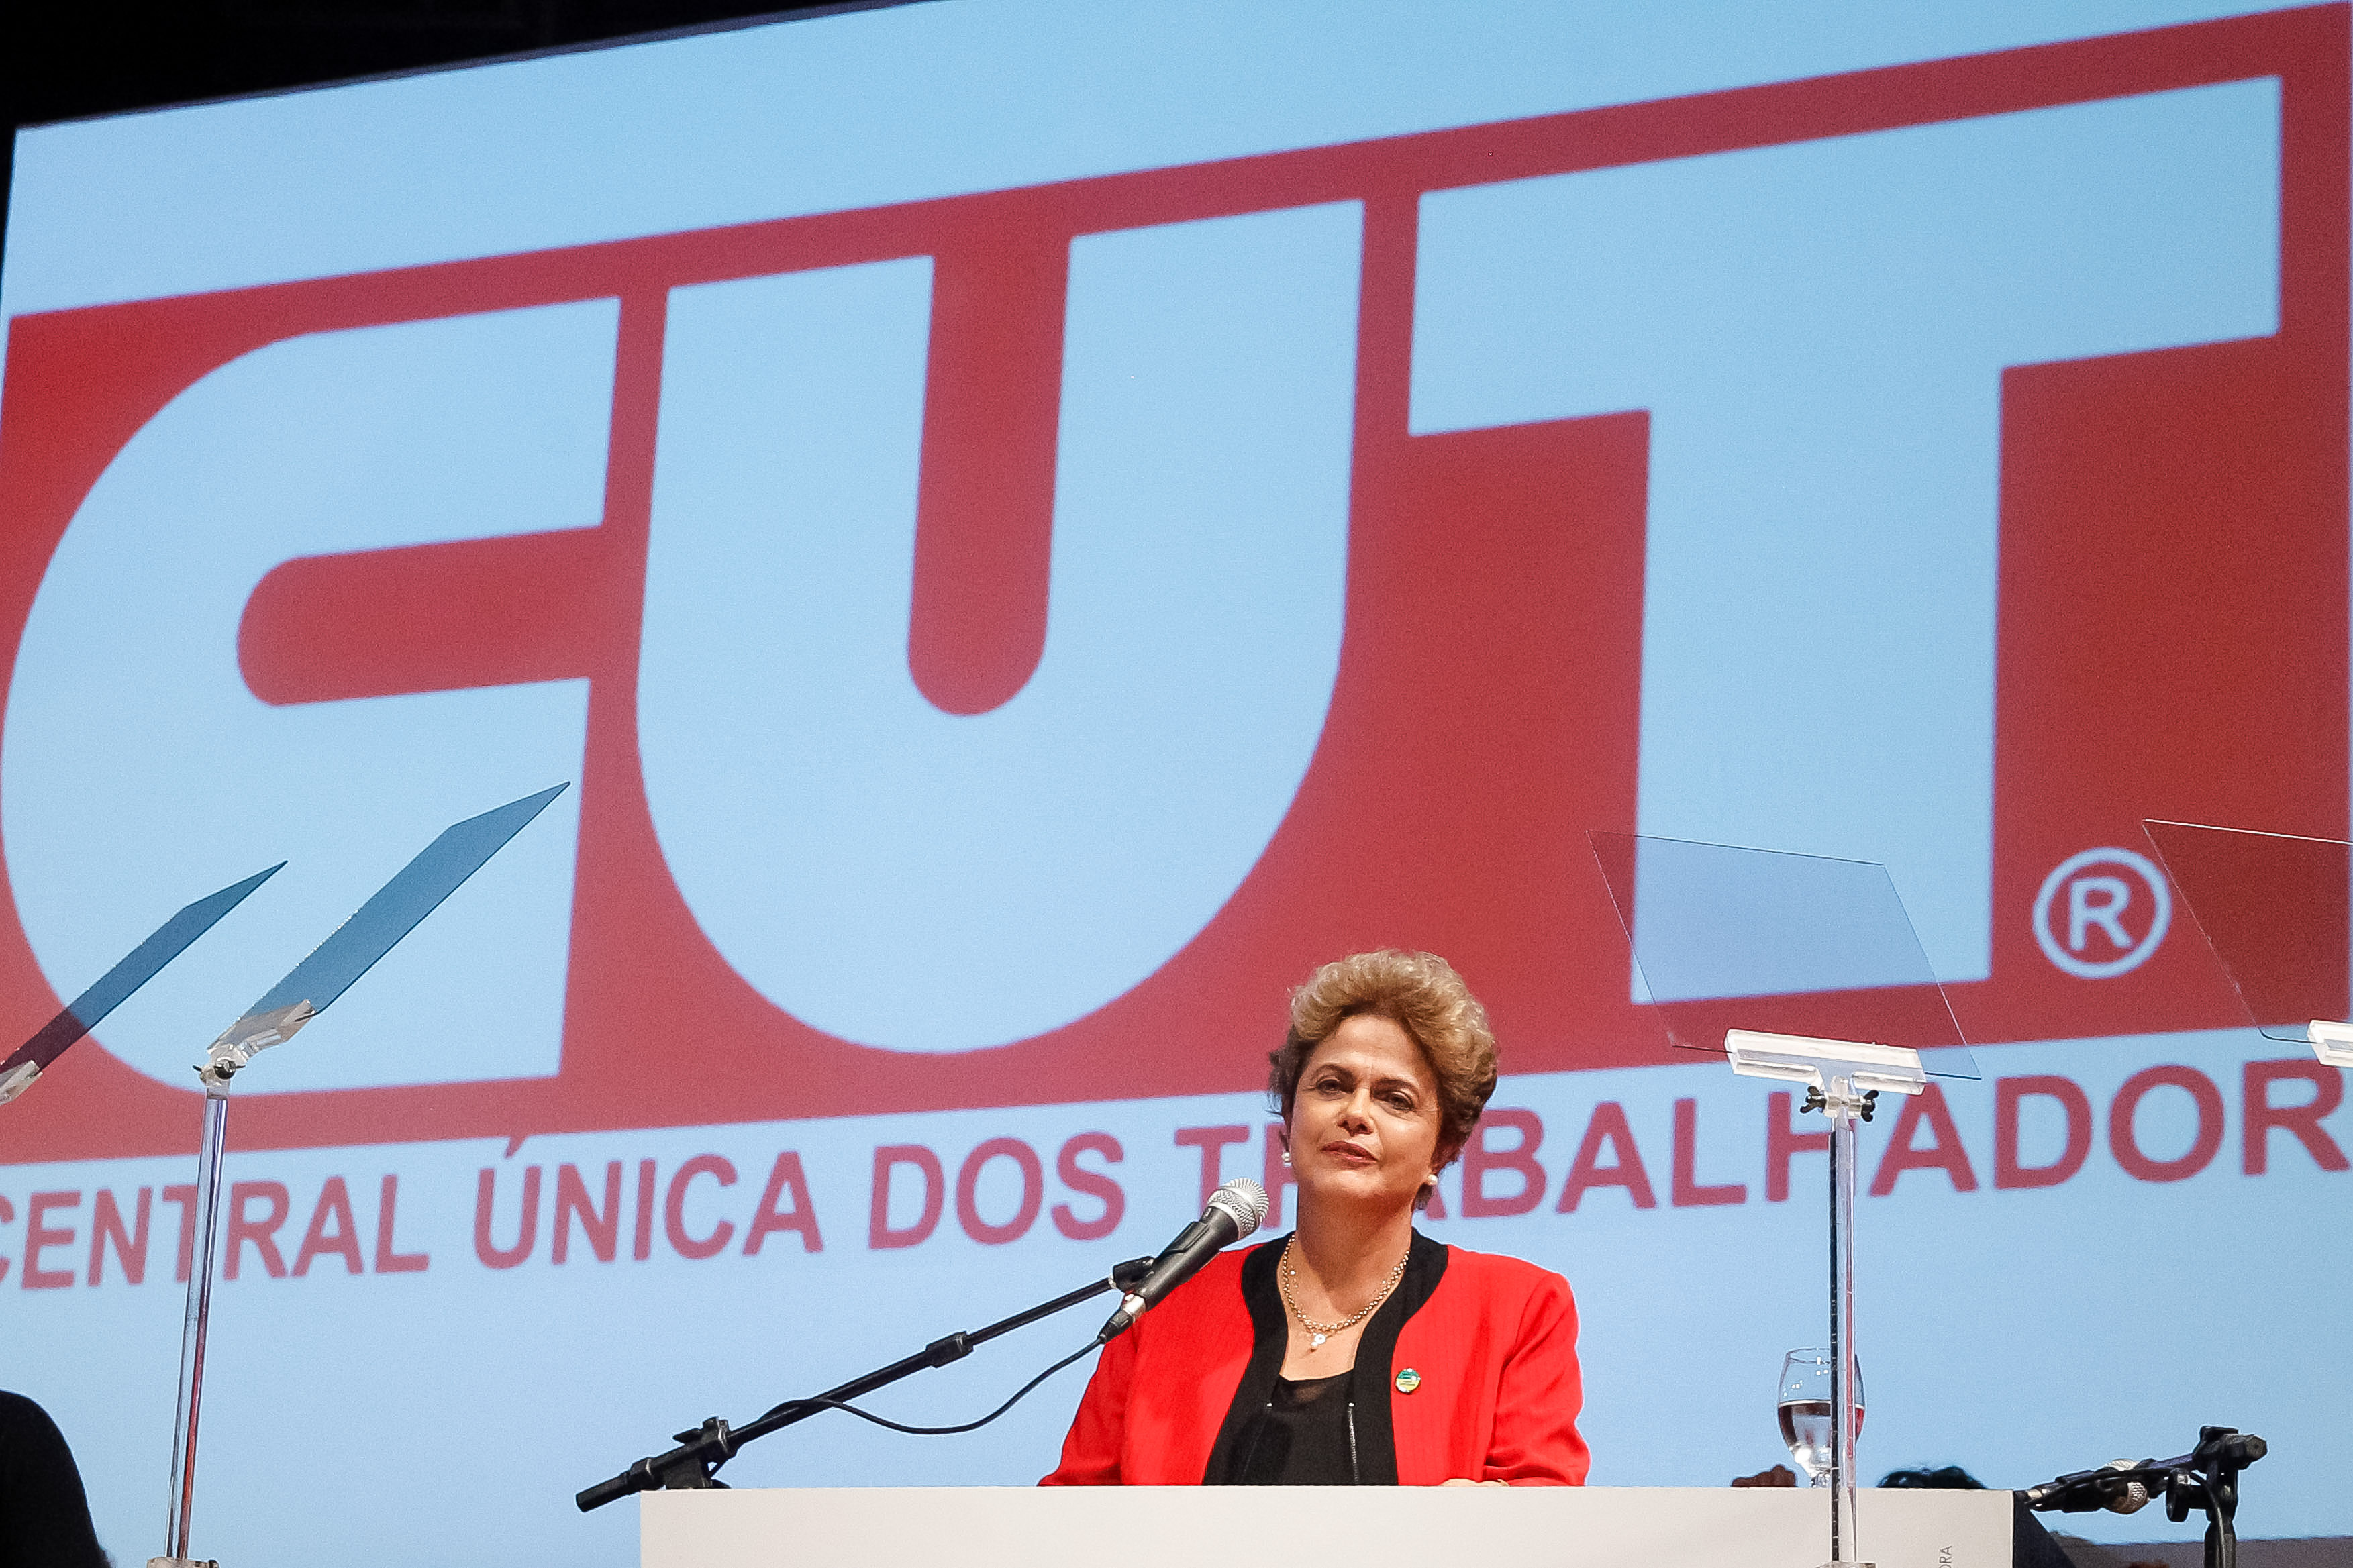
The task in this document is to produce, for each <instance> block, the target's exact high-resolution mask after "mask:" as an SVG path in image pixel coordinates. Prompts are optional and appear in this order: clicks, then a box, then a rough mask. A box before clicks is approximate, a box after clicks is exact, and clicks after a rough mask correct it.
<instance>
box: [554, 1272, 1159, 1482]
mask: <svg viewBox="0 0 2353 1568" xmlns="http://www.w3.org/2000/svg"><path fill="white" fill-rule="evenodd" d="M1152 1262H1153V1260H1152V1259H1151V1258H1130V1259H1128V1261H1126V1262H1125V1263H1123V1264H1121V1265H1119V1266H1118V1267H1117V1268H1113V1270H1112V1271H1111V1273H1110V1275H1109V1276H1108V1277H1106V1278H1104V1279H1097V1280H1093V1281H1092V1282H1090V1283H1088V1284H1085V1285H1082V1286H1081V1287H1079V1289H1075V1290H1071V1291H1069V1292H1066V1293H1065V1294H1063V1295H1060V1296H1057V1297H1055V1298H1054V1299H1053V1300H1050V1301H1047V1302H1043V1303H1041V1304H1040V1305H1038V1306H1035V1307H1032V1308H1030V1309H1029V1310H1028V1311H1025V1312H1016V1313H1014V1314H1013V1316H1011V1317H1009V1318H1005V1319H1001V1320H999V1321H997V1322H994V1323H991V1324H989V1325H988V1327H987V1328H985V1329H974V1330H971V1331H968V1332H963V1333H954V1334H950V1335H948V1336H947V1337H946V1338H944V1339H937V1340H934V1341H933V1342H931V1343H930V1344H927V1345H925V1346H924V1347H923V1349H922V1350H920V1351H917V1352H915V1353H914V1354H913V1355H911V1356H907V1357H904V1358H902V1359H901V1360H899V1361H894V1362H892V1363H891V1364H890V1365H888V1366H884V1367H877V1368H876V1369H875V1370H874V1371H872V1372H870V1373H867V1374H866V1375H865V1376H863V1377H853V1378H851V1379H850V1380H849V1382H848V1383H845V1384H841V1385H839V1387H836V1388H828V1389H827V1390H826V1391H825V1392H824V1393H823V1394H812V1395H810V1396H809V1397H807V1398H806V1399H787V1400H786V1401H785V1402H784V1403H783V1404H782V1405H776V1407H775V1408H773V1409H771V1410H770V1411H768V1412H767V1414H765V1415H762V1416H761V1417H760V1418H759V1419H758V1420H757V1421H753V1422H750V1423H747V1424H746V1425H744V1426H728V1425H727V1423H726V1422H725V1421H723V1420H722V1419H721V1418H720V1417H718V1416H716V1415H713V1416H712V1417H711V1418H709V1419H708V1420H706V1421H704V1422H703V1424H702V1426H694V1427H690V1428H689V1429H687V1430H686V1431H683V1432H681V1433H679V1434H677V1436H675V1437H674V1438H673V1439H672V1440H673V1441H674V1442H676V1443H677V1444H678V1447H675V1448H672V1449H671V1450H670V1452H668V1453H666V1454H656V1455H654V1456H652V1457H651V1458H643V1459H639V1460H638V1462H637V1463H636V1464H634V1465H631V1466H630V1467H629V1468H628V1469H626V1470H623V1471H622V1472H621V1473H620V1474H619V1475H617V1476H615V1477H614V1478H613V1479H610V1480H607V1481H599V1482H597V1483H596V1485H595V1486H593V1487H590V1488H588V1489H586V1491H583V1492H581V1493H579V1494H578V1495H577V1496H576V1497H575V1498H574V1499H573V1501H574V1502H575V1503H577V1504H578V1505H579V1508H580V1511H581V1512H583V1513H587V1512H589V1511H590V1510H595V1509H600V1508H603V1507H604V1506H605V1505H606V1504H607V1503H608V1502H618V1501H619V1500H621V1499H623V1498H625V1497H628V1495H629V1494H630V1493H632V1492H649V1491H692V1490H696V1489H702V1488H708V1487H723V1486H725V1485H726V1484H727V1483H726V1482H725V1481H723V1480H720V1479H718V1475H719V1467H720V1466H722V1465H723V1464H725V1463H726V1462H727V1461H728V1460H730V1459H732V1458H734V1457H735V1455H736V1453H737V1452H738V1451H739V1450H740V1449H741V1448H742V1447H744V1444H746V1443H749V1442H751V1441H752V1440H753V1439H754V1438H757V1437H765V1436H767V1435H768V1434H769V1433H771V1432H778V1431H782V1430H783V1429H784V1428H785V1427H787V1426H793V1425H795V1424H796V1423H798V1422H802V1421H806V1420H807V1419H808V1418H809V1417H810V1416H812V1415H817V1414H818V1412H819V1411H822V1410H831V1409H834V1408H836V1407H837V1406H839V1405H843V1404H845V1403H847V1402H848V1401H849V1400H852V1399H856V1398H859V1397H860V1396H861V1395H863V1394H871V1393H873V1392H874V1391H875V1390H876V1389H878V1388H882V1387H886V1386H888V1385H889V1384H893V1383H896V1382H898V1381H899V1380H900V1379H901V1378H903V1377H912V1376H913V1375H914V1374H915V1373H919V1372H927V1371H929V1370H931V1369H932V1368H934V1367H942V1366H946V1365H948V1364H949V1363H952V1362H959V1361H962V1360H963V1359H964V1358H965V1357H966V1356H968V1355H970V1354H971V1353H972V1352H973V1349H974V1347H975V1346H976V1345H982V1344H986V1343H987V1342H989V1341H990V1340H993V1339H995V1338H997V1336H998V1335H999V1334H1009V1333H1011V1332H1012V1331H1014V1330H1016V1329H1019V1328H1026V1327H1028V1326H1029V1324H1031V1323H1034V1322H1036V1321H1039V1319H1040V1318H1050V1317H1052V1316H1053V1315H1054V1314H1055V1313H1057V1312H1059V1311H1061V1310H1064V1309H1065V1308H1069V1307H1075V1306H1077V1305H1078V1304H1079V1303H1080V1302H1082V1301H1086V1300H1092V1299H1093V1298H1094V1297H1097V1296H1100V1295H1102V1294H1103V1292H1104V1291H1106V1290H1117V1291H1122V1292H1124V1291H1127V1290H1129V1289H1133V1288H1134V1286H1135V1285H1136V1284H1137V1283H1139V1282H1140V1281H1141V1280H1142V1279H1144V1277H1145V1275H1146V1274H1148V1273H1150V1272H1151V1270H1152ZM1087 1348H1088V1349H1090V1350H1092V1348H1093V1347H1092V1345H1090V1346H1089V1347H1087ZM1071 1359H1072V1360H1076V1359H1077V1358H1076V1357H1073V1358H1071ZM1064 1364H1067V1363H1064ZM1022 1392H1023V1393H1027V1392H1028V1390H1027V1389H1025V1390H1023V1391H1022ZM1014 1397H1015V1398H1017V1399H1018V1398H1019V1397H1020V1395H1019V1394H1016V1395H1015V1396H1014ZM1009 1403H1010V1402H1009V1401H1008V1404H1009ZM976 1425H977V1423H976Z"/></svg>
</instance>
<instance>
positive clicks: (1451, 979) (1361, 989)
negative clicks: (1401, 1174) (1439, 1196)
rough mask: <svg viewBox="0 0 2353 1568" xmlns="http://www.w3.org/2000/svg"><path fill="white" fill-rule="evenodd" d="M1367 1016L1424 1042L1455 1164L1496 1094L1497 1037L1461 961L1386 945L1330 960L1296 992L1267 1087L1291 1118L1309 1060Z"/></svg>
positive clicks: (1443, 1149)
mask: <svg viewBox="0 0 2353 1568" xmlns="http://www.w3.org/2000/svg"><path fill="white" fill-rule="evenodd" d="M1359 1013H1369V1014H1371V1015H1372V1016H1375V1017H1377V1018H1387V1019H1388V1020H1389V1021H1390V1022H1391V1023H1393V1024H1395V1025H1397V1026H1398V1027H1399V1028H1401V1029H1403V1030H1404V1031H1405V1032H1406V1033H1407V1034H1408V1035H1409V1036H1411V1037H1412V1038H1413V1043H1414V1044H1415V1045H1417V1046H1419V1047H1421V1054H1422V1058H1423V1059H1424V1060H1426V1061H1428V1062H1429V1063H1430V1076H1431V1077H1432V1078H1434V1079H1437V1080H1438V1104H1439V1131H1438V1149H1439V1153H1440V1161H1439V1163H1440V1165H1441V1166H1444V1165H1449V1164H1451V1163H1453V1162H1454V1159H1455V1157H1456V1156H1457V1155H1459V1154H1461V1152H1462V1146H1463V1145H1464V1144H1466V1143H1468V1142H1471V1133H1472V1129H1474V1128H1475V1127H1477V1126H1478V1124H1479V1113H1480V1112H1481V1111H1482V1110H1485V1109H1486V1108H1487V1100H1488V1097H1489V1096H1491V1095H1493V1093H1494V1092H1495V1036H1494V1033H1493V1031H1492V1030H1491V1029H1489V1028H1488V1026H1487V1009H1485V1008H1484V1007H1482V1006H1481V1005H1479V999H1478V998H1477V997H1475V996H1473V995H1472V994H1471V988H1470V987H1469V986H1468V985H1465V984H1463V983H1462V976H1461V975H1460V974H1457V973H1454V966H1453V965H1452V964H1451V963H1447V962H1446V960H1444V959H1442V958H1440V957H1439V956H1438V955H1437V954H1436V953H1434V952H1399V951H1398V949H1395V948H1384V949H1382V950H1381V951H1380V952H1358V953H1352V954H1350V955H1349V956H1348V957H1346V958H1343V959H1339V960H1336V961H1335V962H1334V963H1327V964H1325V965H1324V967H1323V968H1321V969H1319V970H1317V971H1316V972H1315V973H1314V975H1313V976H1311V977H1310V978H1309V980H1308V982H1307V984H1304V985H1302V986H1301V987H1300V988H1299V989H1298V990H1296V991H1293V993H1292V994H1291V1028H1290V1029H1289V1031H1288V1032H1287V1033H1285V1034H1284V1036H1283V1037H1282V1048H1281V1049H1279V1050H1276V1051H1273V1052H1271V1053H1270V1054H1269V1056H1268V1058H1267V1059H1268V1061H1269V1062H1270V1063H1271V1064H1272V1070H1271V1071H1270V1072H1269V1073H1268V1074H1267V1082H1266V1089H1267V1095H1268V1098H1269V1099H1270V1100H1271V1101H1272V1102H1273V1105H1274V1109H1275V1110H1279V1111H1281V1112H1282V1119H1283V1120H1284V1121H1290V1120H1291V1105H1292V1101H1293V1099H1294V1098H1296V1097H1297V1095H1298V1093H1299V1078H1300V1075H1301V1074H1302V1073H1303V1072H1305V1071H1306V1070H1307V1058H1310V1057H1312V1056H1314V1054H1315V1047H1318V1046H1320V1045H1322V1044H1323V1043H1324V1041H1325V1040H1328V1039H1330V1038H1331V1037H1332V1032H1333V1031H1334V1030H1335V1029H1337V1028H1338V1027H1339V1026H1340V1025H1341V1023H1342V1021H1343V1020H1345V1019H1348V1018H1352V1017H1355V1016H1356V1015H1357V1014H1359Z"/></svg>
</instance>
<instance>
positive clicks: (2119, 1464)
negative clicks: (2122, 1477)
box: [2101, 1459, 2148, 1513]
mask: <svg viewBox="0 0 2353 1568" xmlns="http://www.w3.org/2000/svg"><path fill="white" fill-rule="evenodd" d="M2104 1468H2106V1469H2111V1470H2132V1469H2138V1468H2140V1467H2139V1466H2138V1465H2137V1464H2136V1463H2135V1462H2134V1461H2132V1460H2130V1459H2110V1460H2109V1461H2108V1462H2107V1464H2106V1465H2105V1467H2104ZM2101 1506H2102V1507H2103V1508H2105V1509H2106V1510H2108V1511H2109V1512H2111V1513H2138V1512H2139V1511H2140V1510H2143V1509H2145V1508H2147V1506H2148V1487H2147V1485H2146V1484H2145V1483H2143V1482H2141V1481H2138V1480H2131V1481H2126V1483H2125V1485H2124V1489H2123V1490H2121V1491H2118V1492H2116V1493H2114V1494H2112V1495H2111V1496H2110V1497H2109V1498H2108V1500H2107V1501H2106V1502H2105V1503H2103V1504H2101Z"/></svg>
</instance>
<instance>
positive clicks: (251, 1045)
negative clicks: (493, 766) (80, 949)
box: [125, 784, 570, 1568]
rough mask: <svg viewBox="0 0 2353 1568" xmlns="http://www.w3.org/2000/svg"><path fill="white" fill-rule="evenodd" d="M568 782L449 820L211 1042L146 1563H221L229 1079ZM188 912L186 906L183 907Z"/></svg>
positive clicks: (343, 984) (348, 980)
mask: <svg viewBox="0 0 2353 1568" xmlns="http://www.w3.org/2000/svg"><path fill="white" fill-rule="evenodd" d="M569 787H570V786H569V785H567V784H557V785H555V786H554V788H552V789H543V790H542V791H540V792H539V793H538V794H537V795H526V796H524V797H523V798H522V799H521V800H516V801H510V802H508V803H507V804H506V805H502V806H499V807H497V808H496V809H495V810H491V811H486V812H483V813H482V814H481V815H480V816H470V817H468V818H466V819H465V820H464V821H463V822H459V823H454V824H452V825H451V826H448V827H447V828H445V829H443V830H442V832H441V834H440V836H439V837H437V838H435V839H434V840H433V842H432V843H430V844H428V845H427V846H426V847H424V848H423V849H422V850H420V851H419V852H418V853H417V858H415V859H413V860H411V861H409V863H408V864H407V865H406V866H404V867H402V868H400V870H399V871H398V872H396V873H395V875H394V876H393V879H392V880H390V881H389V882H386V883H385V885H384V886H383V887H381V888H379V889H376V891H375V895H374V896H372V897H371V898H370V899H369V900H368V901H367V902H366V903H364V904H362V905H361V906H360V907H359V909H358V910H356V911H354V912H353V915H352V916H351V918H350V919H348V920H346V921H344V922H343V924H342V925H340V926H338V927H336V928H335V930H334V931H332V932H331V933H329V935H328V937H327V940H326V941H324V942H321V943H320V944H319V945H318V946H317V947H316V948H315V949H313V950H312V951H311V955H310V956H309V957H308V958H305V959H304V960H303V961H302V962H301V963H298V964H296V965H295V966H294V967H293V968H292V969H291V970H290V971H288V972H287V974H286V977H285V978H284V979H282V980H280V982H279V983H278V984H276V985H274V986H272V987H271V988H270V990H269V993H268V994H265V995H264V996H263V997H262V998H261V999H260V1000H259V1001H258V1002H256V1003H255V1004H254V1005H252V1006H250V1007H248V1008H247V1009H246V1010H245V1013H244V1015H243V1016H240V1017H239V1018H238V1019H237V1022H235V1023H234V1024H231V1025H230V1026H228V1027H227V1028H226V1029H224V1030H222V1031H221V1033H220V1036H219V1037H217V1038H216V1039H215V1040H214V1041H213V1043H212V1045H211V1046H210V1047H207V1049H206V1060H205V1065H204V1066H203V1067H200V1068H197V1069H196V1077H197V1079H198V1080H199V1081H201V1082H202V1084H203V1085H204V1091H205V1130H204V1142H202V1143H201V1144H200V1145H199V1146H198V1150H197V1155H196V1184H195V1185H196V1212H195V1216H194V1219H195V1258H193V1259H191V1266H190V1268H189V1270H188V1296H187V1306H186V1309H185V1313H184V1314H183V1317H182V1320H181V1325H180V1375H179V1387H178V1392H177V1394H175V1395H174V1400H173V1406H172V1501H171V1519H170V1521H169V1524H168V1526H167V1529H168V1532H169V1534H168V1539H169V1542H170V1544H169V1545H168V1547H167V1548H166V1549H165V1551H164V1555H163V1556H160V1557H151V1558H149V1559H148V1560H147V1568H217V1565H216V1564H215V1563H212V1562H210V1561H209V1560H206V1561H204V1562H201V1563H200V1562H199V1561H198V1560H197V1559H195V1557H193V1556H191V1555H190V1552H189V1549H188V1531H189V1527H190V1523H191V1521H192V1518H193V1516H194V1514H195V1500H196V1435H197V1431H198V1428H199V1425H200V1422H201V1418H202V1415H203V1412H204V1392H205V1344H206V1338H207V1336H208V1333H209V1330H210V1327H211V1323H212V1304H213V1259H214V1254H215V1247H214V1244H215V1242H216V1240H217V1239H218V1235H219V1230H220V1220H219V1216H220V1185H221V1158H222V1155H223V1153H224V1152H225V1151H226V1149H227V1135H228V1089H229V1079H232V1078H233V1077H235V1076H236V1075H237V1073H239V1072H242V1071H243V1070H244V1069H245V1068H247V1067H248V1066H250V1065H251V1063H252V1061H253V1058H255V1057H257V1056H259V1054H260V1053H261V1052H262V1051H264V1050H266V1049H268V1048H269V1047H271V1046H276V1045H283V1044H284V1043H285V1042H286V1041H288V1040H290V1039H292V1038H293V1037H294V1036H295V1034H296V1033H297V1032H298V1031H299V1030H301V1027H302V1026H304V1025H305V1024H308V1023H310V1022H311V1020H312V1019H313V1018H316V1017H317V1016H319V1015H320V1014H322V1013H323V1012H325V1011H326V1010H327V1008H328V1007H330V1006H331V1005H333V1003H334V1001H335V999H336V998H337V997H339V996H341V995H342V994H343V993H344V992H345V991H346V990H348V989H350V988H351V986H352V984H353V983H354V982H355V981H357V980H358V979H359V977H360V976H361V975H363V974H365V973H367V972H368V971H369V970H370V969H372V968H374V967H375V964H376V962H377V961H378V960H379V959H381V958H383V957H384V955H385V953H387V952H391V951H392V950H393V948H394V947H395V946H396V945H397V944H398V943H399V942H400V940H401V938H403V937H405V936H406V935H407V934H408V933H409V932H410V931H414V930H416V929H417V923H418V922H419V921H422V920H424V919H425V917H426V916H427V915H429V914H431V913H432V912H433V911H434V910H437V909H438V908H440V907H441V903H442V901H443V900H446V899H447V898H448V896H449V895H450V894H452V893H454V892H456V891H457V890H458V889H459V887H460V886H461V885H463V884H464V882H465V881H466V879H468V878H470V877H471V876H472V875H473V874H474V873H475V872H476V871H479V870H480V869H481V868H482V866H483V864H484V863H485V862H486V861H488V860H489V859H490V858H491V856H493V855H495V854H497V853H498V852H499V851H500V850H501V849H503V848H505V847H506V846H507V843H508V841H509V840H510V839H512V838H513V837H514V836H515V835H516V834H518V833H520V832H522V829H523V826H524V825H525V824H527V823H529V822H530V821H531V820H532V818H533V817H535V816H538V815H539V814H540V813H541V812H542V811H543V810H544V809H545V808H546V806H547V804H548V803H549V802H550V801H552V800H554V798H555V797H556V796H557V795H561V794H563V793H564V791H565V789H567V788H569ZM275 869H276V868H275V867H273V868H271V870H272V871H274V870H275ZM269 874H270V873H269V872H263V873H261V875H260V876H257V877H253V878H249V879H248V880H247V881H246V882H242V883H239V884H237V888H230V889H222V891H221V892H220V893H216V894H215V895H214V898H215V899H223V898H227V896H228V895H229V894H231V893H237V889H238V888H242V889H247V890H248V891H249V890H250V889H251V888H252V887H254V886H258V885H259V883H260V881H261V880H262V879H263V878H264V877H267V876H269ZM237 896H238V897H242V896H243V894H242V893H238V895H237ZM233 901H234V900H232V902H233ZM191 908H192V909H193V908H195V906H191ZM186 912H187V911H185V910H184V911H182V913H183V915H184V916H185V914H186ZM214 918H215V919H217V918H218V916H217V915H216V916H215V917H214ZM161 934H162V933H160V932H159V933H158V935H159V936H160V935H161ZM151 940H152V939H151ZM190 940H193V938H191V939H190ZM183 945H185V944H183ZM175 951H176V950H175ZM125 962H126V963H128V962H129V961H128V960H126V961H125Z"/></svg>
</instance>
